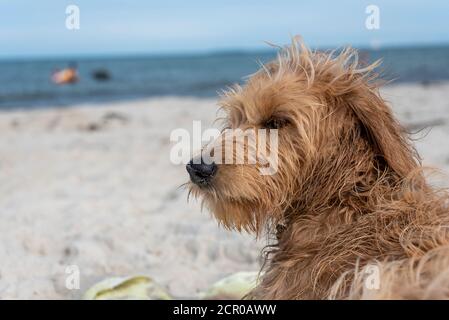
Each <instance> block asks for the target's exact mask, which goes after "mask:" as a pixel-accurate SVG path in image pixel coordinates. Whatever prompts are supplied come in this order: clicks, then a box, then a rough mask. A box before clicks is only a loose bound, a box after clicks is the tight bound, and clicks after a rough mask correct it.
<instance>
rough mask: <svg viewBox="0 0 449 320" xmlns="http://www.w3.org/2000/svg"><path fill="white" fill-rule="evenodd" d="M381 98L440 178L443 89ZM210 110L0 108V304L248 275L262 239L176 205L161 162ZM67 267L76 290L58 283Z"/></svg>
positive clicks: (179, 292)
mask: <svg viewBox="0 0 449 320" xmlns="http://www.w3.org/2000/svg"><path fill="white" fill-rule="evenodd" d="M383 96H384V98H385V99H386V100H388V101H389V102H390V104H391V105H392V106H393V109H394V111H395V113H396V114H397V116H398V117H399V119H400V120H401V122H402V123H403V124H404V125H405V126H406V127H407V128H408V129H409V130H410V131H413V132H417V134H416V135H415V136H414V137H415V138H417V139H418V140H417V141H415V143H416V147H417V149H418V151H419V152H420V154H421V156H422V158H423V164H424V165H427V166H432V167H437V168H440V169H442V171H443V172H446V173H448V172H449V83H441V84H432V85H426V86H423V85H419V84H401V85H393V86H389V87H386V88H385V89H384V90H383ZM216 113H217V105H216V100H215V99H199V98H182V97H164V98H152V99H147V100H139V101H131V102H115V103H108V104H102V105H88V104H85V105H79V106H74V107H70V108H64V109H58V108H55V107H51V106H49V107H48V108H40V109H34V110H28V111H1V112H0V134H1V139H0V180H1V181H2V183H1V185H0V217H1V222H0V261H1V262H0V298H2V299H13V298H18V299H39V298H42V299H70V298H80V297H81V296H82V294H83V292H84V291H85V290H86V289H87V288H89V287H90V286H91V285H92V284H94V283H96V282H98V281H100V280H102V279H104V278H107V277H110V276H129V275H138V274H145V275H148V276H150V277H152V278H154V279H155V280H156V281H157V282H158V283H160V284H161V285H162V286H164V287H165V288H167V289H168V290H169V291H170V292H171V293H172V294H173V295H174V296H175V297H195V296H196V295H197V294H198V292H199V291H201V290H204V289H205V288H207V287H208V286H210V285H211V284H212V283H213V282H215V281H217V280H219V279H221V278H223V277H224V276H226V275H228V274H231V273H233V272H237V271H251V270H258V269H259V266H260V262H261V260H260V257H259V256H260V250H261V248H262V247H263V245H264V244H265V241H264V240H265V239H260V240H256V239H254V237H253V236H251V235H241V234H237V233H235V232H228V231H225V230H223V229H222V228H219V227H218V225H217V223H216V221H215V220H213V219H212V218H211V216H210V214H209V213H208V212H207V211H205V210H203V211H202V212H201V208H200V204H199V203H197V202H195V201H191V202H187V192H186V191H185V190H184V189H183V188H180V186H181V185H182V184H183V183H184V182H186V181H187V179H188V176H187V173H186V172H185V168H184V166H183V165H174V164H172V163H171V162H170V159H169V154H170V148H171V146H172V144H171V143H170V139H169V138H170V132H171V131H172V130H173V129H176V128H185V129H187V130H189V131H191V130H192V121H193V120H201V121H202V126H203V128H204V129H205V128H207V127H210V126H213V123H212V122H213V120H214V119H215V116H216ZM445 179H446V180H445ZM442 180H443V184H444V181H449V179H447V177H446V178H443V179H442ZM448 185H449V183H448ZM70 265H76V266H78V267H79V270H80V275H81V287H80V289H79V290H69V289H67V288H66V286H65V280H66V273H65V270H66V267H67V266H70Z"/></svg>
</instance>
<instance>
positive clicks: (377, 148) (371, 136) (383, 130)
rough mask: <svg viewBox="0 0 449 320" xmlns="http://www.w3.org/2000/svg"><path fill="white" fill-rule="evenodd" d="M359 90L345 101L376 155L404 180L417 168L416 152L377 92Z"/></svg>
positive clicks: (366, 89)
mask: <svg viewBox="0 0 449 320" xmlns="http://www.w3.org/2000/svg"><path fill="white" fill-rule="evenodd" d="M358 89H359V90H357V91H358V92H353V93H352V94H350V96H351V97H350V98H349V99H348V101H347V102H348V105H349V107H350V109H351V110H352V112H353V113H354V115H355V116H356V118H357V119H358V122H359V125H360V130H361V133H362V134H363V135H364V136H365V137H366V139H367V140H368V141H369V143H370V144H371V145H372V147H373V150H374V152H375V153H376V156H378V157H379V158H380V159H382V161H383V162H384V164H386V165H387V166H388V167H389V168H391V169H392V170H393V171H394V172H396V174H398V175H399V176H400V177H405V176H406V175H408V174H409V173H410V172H411V171H413V170H414V169H416V168H417V166H418V162H417V160H418V157H417V153H416V151H415V149H414V148H413V147H412V146H411V144H410V142H409V140H408V138H407V136H406V133H405V130H404V129H403V128H402V126H401V125H400V124H399V123H398V122H397V120H396V119H395V118H394V116H393V114H392V112H391V111H390V108H389V107H388V106H387V104H386V103H385V101H384V100H383V99H382V98H381V97H380V96H379V94H378V93H377V92H375V91H373V90H371V89H369V88H367V87H365V88H358Z"/></svg>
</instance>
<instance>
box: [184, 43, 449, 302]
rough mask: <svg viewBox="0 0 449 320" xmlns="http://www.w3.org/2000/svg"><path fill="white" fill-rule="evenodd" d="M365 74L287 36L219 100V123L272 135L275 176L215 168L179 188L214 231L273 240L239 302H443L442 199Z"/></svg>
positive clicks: (448, 275) (446, 239)
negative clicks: (372, 282)
mask: <svg viewBox="0 0 449 320" xmlns="http://www.w3.org/2000/svg"><path fill="white" fill-rule="evenodd" d="M376 67H377V63H375V64H373V65H370V66H365V67H360V64H359V62H358V59H357V53H356V52H355V51H354V50H352V49H345V50H343V51H341V52H338V53H336V52H327V53H324V52H316V51H311V50H309V49H308V48H306V47H305V46H304V45H303V43H302V42H301V41H300V40H297V39H295V40H294V41H293V43H292V45H291V46H289V47H286V48H283V49H281V50H280V53H279V55H278V58H277V59H276V60H275V61H273V62H271V63H268V64H267V65H264V66H263V67H262V68H261V70H260V71H259V72H257V73H256V74H254V75H252V76H251V77H250V78H249V79H248V80H247V82H246V83H245V85H244V86H243V87H241V86H235V87H233V88H232V89H230V90H228V91H227V92H226V93H225V94H224V95H223V98H222V100H221V105H222V107H223V109H224V110H225V112H226V114H227V118H226V124H225V126H226V127H229V128H268V129H270V128H271V129H273V124H275V125H274V127H275V128H277V129H278V130H279V131H278V132H279V168H278V172H277V173H276V174H275V175H272V176H263V175H261V174H260V173H259V171H258V170H257V166H254V165H238V164H234V165H219V166H218V171H217V175H216V176H215V177H214V180H213V181H212V183H211V184H210V185H209V186H207V187H198V186H196V185H194V184H190V191H191V193H193V195H195V196H199V197H201V198H202V199H203V201H204V204H205V205H206V206H207V207H208V208H209V209H210V210H211V211H212V212H213V213H214V215H215V216H216V218H217V219H218V220H219V221H220V222H221V223H222V224H223V225H224V226H225V227H227V228H230V229H236V230H239V231H242V230H244V231H249V232H254V233H256V234H258V235H260V234H261V233H262V232H264V231H266V232H268V234H269V235H271V236H272V237H271V238H273V239H275V241H274V243H273V244H272V245H270V246H268V247H267V248H268V250H267V254H266V259H267V260H266V263H265V264H264V267H263V273H261V281H260V284H259V286H258V287H257V288H256V289H255V290H254V291H253V292H252V293H251V294H250V297H253V298H261V299H328V298H334V299H335V298H337V299H361V298H370V299H371V298H380V299H392V298H399V299H403V298H405V299H408V298H419V299H426V298H449V233H448V229H447V226H449V209H448V195H447V194H446V193H444V192H442V191H437V190H435V189H433V188H432V187H431V186H429V184H428V183H427V182H426V180H425V178H424V174H423V170H422V168H421V165H420V161H419V157H418V155H417V153H416V152H415V150H414V148H413V147H412V145H411V143H410V140H409V138H408V137H407V135H406V133H405V132H404V130H403V128H402V127H401V126H400V125H399V123H398V122H397V121H396V120H395V118H394V117H393V115H392V112H391V110H390V108H389V107H388V106H387V104H386V103H385V101H384V100H383V99H382V98H381V97H380V95H379V92H378V88H379V85H380V83H379V81H378V79H377V78H378V76H377V74H376V73H375V68H376ZM373 266H375V267H376V269H375V270H377V271H378V275H379V276H380V283H379V284H380V286H379V287H375V288H372V287H369V286H367V285H366V279H367V275H370V272H371V271H369V272H366V271H367V268H372V267H373Z"/></svg>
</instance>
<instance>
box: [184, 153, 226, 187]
mask: <svg viewBox="0 0 449 320" xmlns="http://www.w3.org/2000/svg"><path fill="white" fill-rule="evenodd" d="M195 162H198V163H195ZM186 169H187V172H188V173H189V175H190V180H192V182H193V183H195V184H197V185H206V184H208V183H209V182H210V180H211V179H212V177H213V176H214V175H215V174H216V173H217V169H218V167H217V165H216V164H215V162H212V163H211V164H207V163H205V162H204V161H203V159H202V158H201V160H199V161H198V160H197V161H195V160H194V159H192V160H190V162H189V163H188V164H187V165H186Z"/></svg>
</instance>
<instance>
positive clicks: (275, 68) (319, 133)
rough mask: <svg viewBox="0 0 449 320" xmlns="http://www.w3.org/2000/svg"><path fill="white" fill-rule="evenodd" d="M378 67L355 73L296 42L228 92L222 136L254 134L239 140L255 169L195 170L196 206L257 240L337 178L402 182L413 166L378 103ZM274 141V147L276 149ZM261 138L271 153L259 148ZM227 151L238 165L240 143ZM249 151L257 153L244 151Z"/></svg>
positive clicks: (353, 57)
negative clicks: (384, 174)
mask: <svg viewBox="0 0 449 320" xmlns="http://www.w3.org/2000/svg"><path fill="white" fill-rule="evenodd" d="M376 65H377V64H373V65H370V66H365V67H360V64H359V63H358V61H357V53H356V52H355V51H354V50H351V49H346V50H343V51H341V52H339V53H338V54H337V53H335V52H330V53H324V52H312V51H310V50H309V49H308V48H306V47H305V46H304V45H303V44H302V42H301V41H298V40H294V41H293V43H292V45H291V46H289V47H286V48H283V49H282V50H280V52H279V55H278V57H277V59H276V60H274V61H272V62H270V63H268V64H266V65H264V66H263V67H262V68H261V70H260V71H258V72H257V73H255V74H254V75H252V76H251V77H250V78H249V79H248V81H247V82H246V84H245V85H244V86H243V87H242V86H235V87H233V88H232V89H229V90H228V91H227V92H226V93H225V94H224V95H223V97H222V99H221V101H220V104H221V106H222V108H223V109H224V111H225V112H226V115H227V116H226V123H225V128H227V129H231V130H234V132H235V130H236V129H240V130H241V131H239V132H240V133H239V134H241V132H247V131H248V129H249V130H250V131H251V130H253V131H252V132H253V134H249V136H250V137H251V138H253V140H251V138H250V139H244V140H241V141H240V145H243V146H244V148H243V150H244V151H245V152H248V153H251V152H255V153H256V154H257V156H255V157H253V159H256V161H255V162H252V163H248V162H249V159H250V156H248V157H245V160H246V162H244V163H235V162H234V163H228V162H224V163H223V162H221V163H217V161H209V162H206V161H204V160H203V159H201V158H200V159H196V160H197V161H196V162H195V161H191V163H189V164H188V165H187V171H188V172H189V174H190V177H191V184H190V191H191V192H192V193H193V194H194V195H195V196H200V197H202V199H203V201H204V204H206V206H207V207H208V208H209V209H210V210H211V211H212V212H213V213H214V214H215V216H216V217H217V218H218V219H219V221H220V222H222V223H223V224H224V225H225V226H227V227H230V228H236V229H238V230H242V229H244V230H250V231H256V232H258V231H260V230H261V228H262V227H263V226H264V225H266V224H267V223H270V222H272V223H276V224H277V223H278V222H279V221H280V220H281V219H283V217H284V215H285V213H286V212H288V211H289V210H290V209H291V208H294V207H295V205H297V202H298V201H301V200H302V201H305V200H306V199H307V198H308V197H314V196H317V195H318V194H317V193H316V190H319V189H320V188H322V190H323V191H322V192H328V191H327V190H328V189H329V188H326V184H329V185H330V186H331V187H332V188H334V189H338V188H339V187H340V186H339V185H338V183H337V182H338V181H336V180H344V179H348V176H345V175H343V174H342V175H340V176H338V175H335V173H336V172H338V171H339V170H344V169H348V167H349V168H350V167H351V166H353V168H350V170H352V169H353V170H355V172H354V174H355V175H358V176H360V175H363V174H364V173H363V170H365V169H366V170H368V168H369V169H373V168H375V169H376V170H379V171H388V172H389V174H390V175H391V176H395V177H397V178H401V177H404V176H405V175H406V174H407V173H408V172H410V171H411V170H412V169H413V168H415V167H416V161H415V158H414V154H413V149H412V148H411V147H410V146H409V144H408V140H407V139H406V138H405V135H404V134H403V133H402V129H401V127H400V126H399V124H398V123H397V122H396V121H395V119H394V118H393V116H392V114H391V112H390V110H389V108H388V107H387V105H386V104H385V103H384V101H383V100H382V98H381V97H380V96H379V94H378V84H376V80H377V79H376V75H375V74H374V72H373V69H374V68H375V67H376ZM260 129H264V130H265V131H263V130H262V131H261V130H260ZM225 132H226V131H225ZM270 133H275V134H274V136H276V137H277V139H275V140H272V139H271V138H272V137H273V135H270ZM261 135H265V138H266V139H265V140H264V141H268V143H265V144H261V143H260V139H259V138H260V136H261ZM222 136H224V135H222ZM247 138H248V136H247ZM224 140H226V138H225V139H224ZM228 140H229V139H228ZM233 141H234V144H233V147H232V148H223V149H222V150H224V151H225V153H227V154H226V157H228V156H229V155H230V157H229V158H228V159H233V160H236V156H235V154H236V150H237V147H238V145H239V143H236V142H235V141H237V140H233ZM242 141H244V142H243V143H242ZM251 141H252V142H254V141H256V143H255V146H253V147H248V145H249V144H251V143H250V142H251ZM223 145H224V143H223V141H222V140H220V142H219V143H218V144H217V143H215V144H214V147H212V148H205V150H206V149H207V152H205V151H204V150H203V155H202V157H203V158H205V153H207V154H208V155H209V153H210V151H211V150H212V153H214V150H215V153H216V151H217V146H223ZM274 146H275V147H276V148H273V147H274ZM262 147H263V148H266V149H267V150H266V153H265V157H263V156H262V157H260V150H261V148H262ZM274 149H275V150H274ZM273 152H274V153H275V154H276V157H275V163H276V166H275V170H274V172H271V173H270V174H263V173H262V172H261V168H263V167H264V166H266V165H267V164H268V165H270V164H272V162H270V161H266V160H267V159H266V158H267V157H266V155H267V154H268V155H271V160H273V156H274V155H273ZM215 159H216V158H215ZM220 159H222V158H221V156H220ZM223 159H224V158H223ZM365 161H366V162H368V164H363V163H362V162H365ZM359 162H360V163H359ZM369 162H371V163H369ZM357 171H360V172H357ZM326 179H328V180H331V181H328V183H327V182H326ZM356 180H357V177H355V179H354V181H356ZM354 183H355V182H354ZM320 184H321V185H320ZM312 188H315V193H311V189H312ZM334 192H335V193H338V192H339V190H334ZM323 205H327V204H323Z"/></svg>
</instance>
